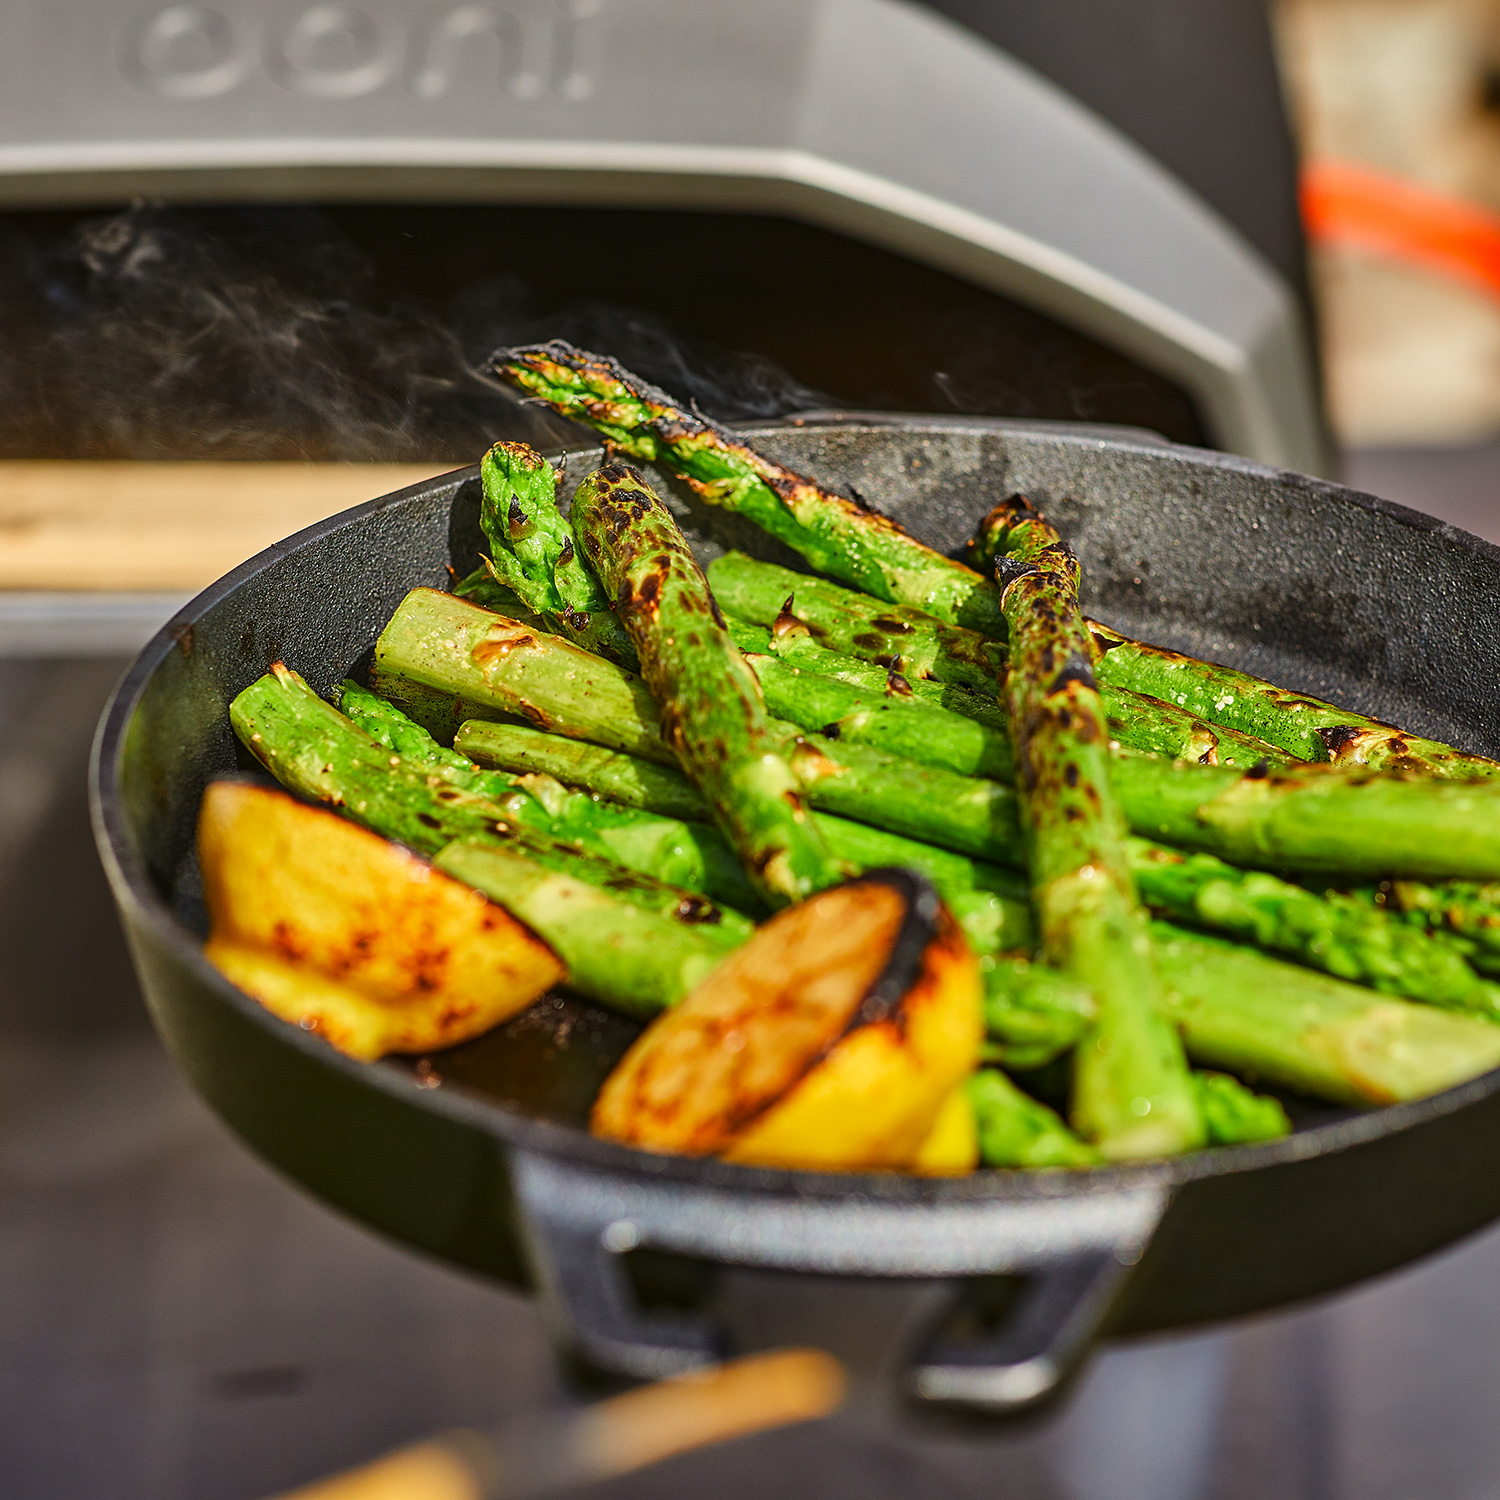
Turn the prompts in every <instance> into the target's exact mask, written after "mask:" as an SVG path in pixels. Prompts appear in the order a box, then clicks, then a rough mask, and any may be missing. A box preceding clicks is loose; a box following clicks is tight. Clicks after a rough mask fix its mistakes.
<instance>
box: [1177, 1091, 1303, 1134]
mask: <svg viewBox="0 0 1500 1500" xmlns="http://www.w3.org/2000/svg"><path fill="white" fill-rule="evenodd" d="M1193 1084H1194V1086H1195V1087H1196V1089H1197V1090H1198V1107H1199V1109H1201V1110H1202V1111H1203V1124H1204V1127H1205V1128H1206V1129H1207V1131H1208V1140H1209V1144H1210V1145H1212V1146H1242V1145H1249V1144H1251V1143H1253V1142H1255V1141H1274V1140H1277V1139H1278V1138H1279V1137H1281V1136H1284V1135H1290V1134H1291V1132H1292V1122H1291V1121H1290V1120H1289V1119H1288V1118H1287V1114H1286V1110H1284V1109H1283V1108H1282V1107H1281V1102H1280V1101H1279V1100H1277V1099H1271V1098H1268V1097H1267V1096H1266V1095H1265V1094H1257V1093H1256V1092H1255V1090H1254V1089H1248V1088H1246V1087H1245V1085H1244V1084H1243V1083H1241V1082H1240V1081H1239V1079H1238V1078H1231V1077H1230V1076H1229V1074H1228V1073H1194V1074H1193Z"/></svg>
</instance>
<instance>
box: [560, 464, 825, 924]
mask: <svg viewBox="0 0 1500 1500" xmlns="http://www.w3.org/2000/svg"><path fill="white" fill-rule="evenodd" d="M573 524H574V527H575V528H576V531H577V535H578V539H579V541H580V543H581V544H582V547H583V550H584V554H585V555H586V557H587V558H588V560H589V563H590V565H591V566H592V567H593V569H594V571H595V572H596V573H597V574H598V576H599V578H600V580H601V582H602V583H603V584H604V587H605V588H606V589H607V590H608V591H609V592H610V594H611V595H612V596H613V597H614V598H615V601H616V608H617V609H618V611H619V614H620V618H621V619H622V620H623V622H624V625H625V629H626V630H627V631H628V632H629V634H630V639H631V641H632V642H633V643H634V645H635V649H636V652H637V654H638V655H639V657H640V663H641V671H642V674H643V675H644V677H645V679H646V682H647V684H648V685H649V686H650V689H651V693H652V696H653V697H654V698H655V699H656V702H657V706H658V710H659V713H660V720H661V727H662V735H663V738H664V739H665V740H666V742H667V744H668V745H670V746H671V749H672V752H673V754H674V755H675V756H676V758H677V761H678V763H679V764H680V765H681V766H682V769H683V770H684V771H686V772H687V775H688V779H689V780H690V781H691V782H692V783H693V784H694V785H695V786H696V787H697V788H698V789H699V791H701V792H703V793H704V795H705V796H706V797H707V799H708V802H709V806H710V807H711V809H712V811H713V814H714V821H715V822H716V823H717V824H718V826H719V829H720V831H721V832H722V833H723V834H724V836H725V838H727V839H728V840H729V842H730V844H731V845H732V846H733V848H734V849H735V852H736V853H738V855H739V856H740V859H741V861H742V862H743V863H744V865H745V868H746V870H747V872H748V873H749V875H750V878H751V880H752V881H754V883H755V885H756V886H757V888H758V889H759V890H760V892H761V894H762V895H763V896H764V897H765V899H766V900H767V901H768V902H769V903H770V904H771V905H772V906H783V905H786V904H787V903H788V902H792V901H800V900H802V899H804V898H805V897H807V896H810V895H812V894H813V893H814V892H816V891H819V890H822V889H824V888H825V887H828V886H831V885H836V884H838V882H839V881H841V880H843V879H844V878H845V877H846V875H847V873H848V871H847V869H846V868H845V867H844V866H843V865H842V864H840V862H839V861H838V860H836V859H835V858H834V856H833V853H832V851H831V850H829V848H828V846H827V845H826V844H825V843H824V842H823V840H822V838H821V836H820V835H819V834H818V832H817V830H816V829H815V828H814V827H813V825H812V822H811V819H810V817H809V815H808V809H807V806H806V803H805V800H804V798H803V794H802V788H801V786H800V785H799V784H798V781H797V777H796V775H795V773H794V772H793V770H792V767H791V765H790V764H789V762H788V760H787V757H786V755H785V754H784V753H783V749H782V746H781V744H780V742H779V737H778V736H777V735H776V734H775V733H774V732H773V731H772V728H771V724H770V721H769V720H768V719H767V717H766V708H765V703H764V700H763V699H762V697H761V693H760V688H759V686H758V684H757V683H756V680H755V674H754V673H753V672H752V671H751V670H750V668H749V667H748V666H747V665H746V663H745V659H744V657H743V656H741V655H740V653H739V650H738V649H737V648H736V646H735V644H734V642H733V641H732V640H730V638H729V633H728V631H726V630H725V629H724V622H723V617H722V616H721V615H720V614H719V608H718V605H716V604H715V603H714V598H713V595H712V594H711V593H710V592H709V587H708V580H707V579H706V578H705V577H704V576H703V570H702V569H701V568H700V567H699V566H698V563H697V560H696V559H695V558H694V557H693V554H692V550H691V549H690V548H689V546H688V544H687V540H686V538H685V537H684V536H683V535H682V531H681V529H680V528H679V527H678V525H677V522H676V521H675V520H674V519H673V517H672V514H671V512H670V511H668V509H667V508H666V506H665V505H663V504H662V502H661V500H660V499H658V497H657V496H656V494H655V493H654V492H653V491H652V489H651V487H650V486H649V485H648V484H647V483H646V481H645V480H644V479H643V478H641V476H640V475H639V474H638V473H637V472H636V471H635V470H634V469H632V468H630V467H628V466H627V465H625V464H609V465H606V466H605V467H604V468H602V469H599V470H597V471H596V472H595V473H593V474H591V475H589V477H588V478H587V479H585V480H584V482H583V483H582V484H581V485H580V486H579V487H578V492H577V494H575V495H574V497H573Z"/></svg>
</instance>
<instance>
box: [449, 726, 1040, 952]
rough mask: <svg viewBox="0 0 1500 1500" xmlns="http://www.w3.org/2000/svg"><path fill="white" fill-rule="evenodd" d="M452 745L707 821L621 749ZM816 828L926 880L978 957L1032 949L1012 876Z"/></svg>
mask: <svg viewBox="0 0 1500 1500" xmlns="http://www.w3.org/2000/svg"><path fill="white" fill-rule="evenodd" d="M455 743H456V746H457V748H458V749H459V750H461V751H462V752H463V753H464V754H465V755H468V756H472V757H473V759H474V760H476V761H478V762H480V763H481V764H482V765H488V766H499V767H502V768H504V769H506V770H510V771H528V772H537V773H542V774H545V775H547V776H550V777H554V778H556V780H558V781H560V782H564V783H566V784H567V785H569V786H575V787H582V788H584V789H586V790H587V791H589V792H592V793H594V794H595V795H596V796H600V797H607V798H611V799H613V800H615V801H617V802H620V803H623V804H625V805H627V806H630V807H637V808H645V809H648V810H650V811H653V812H657V813H660V814H664V815H666V816H670V817H674V818H682V819H684V820H688V821H690V822H693V823H694V824H695V826H698V827H702V826H703V825H702V822H701V820H703V819H705V818H707V816H708V807H707V804H706V803H705V802H704V801H703V798H702V795H701V794H700V793H699V791H698V789H697V788H696V787H694V786H693V784H692V783H691V782H690V781H688V779H687V777H685V776H684V775H683V774H682V772H681V771H678V770H673V769H670V768H668V767H666V766H657V765H653V764H652V763H651V762H649V761H644V760H641V759H639V758H638V757H636V756H632V755H626V754H623V753H621V752H619V751H614V750H605V749H602V748H601V747H599V746H597V745H587V744H584V743H582V742H581V741H578V740H568V739H564V738H562V737H561V736H559V735H551V734H543V733H541V732H540V731H538V730H535V729H529V728H526V727H524V726H522V725H518V724H495V723H487V722H484V721H482V720H476V721H473V722H471V723H468V724H465V725H464V726H463V728H462V729H461V730H460V731H459V734H458V739H457V740H456V742H455ZM813 823H814V825H815V826H816V827H817V829H818V831H819V832H820V833H821V834H822V835H823V838H824V841H825V842H826V843H827V844H828V847H829V848H830V849H831V850H832V851H833V853H834V856H835V857H836V858H837V859H839V860H841V861H843V862H844V863H845V864H847V865H849V866H850V867H851V868H855V869H861V870H873V869H879V868H881V867H882V866H890V865H898V866H903V867H905V868H907V869H913V870H918V871H920V872H921V873H922V874H924V875H926V876H927V878H928V879H929V880H931V881H932V883H933V884H934V885H935V886H936V887H937V889H938V892H939V894H940V895H941V896H942V898H943V900H944V901H945V902H947V904H948V907H949V910H951V911H952V913H953V915H954V917H955V918H956V919H957V920H958V923H959V925H960V926H961V927H962V928H963V929H964V933H965V935H966V936H967V937H968V939H969V944H970V946H971V947H972V948H973V949H974V950H975V952H976V953H980V954H988V953H1000V952H1005V951H1008V950H1012V949H1028V948H1030V947H1031V945H1032V943H1033V941H1034V933H1033V929H1032V921H1031V903H1030V900H1029V898H1028V895H1027V891H1026V885H1025V882H1024V881H1022V880H1021V879H1019V878H1018V877H1017V876H1015V875H1013V874H1012V873H1011V872H1010V871H1008V870H1002V869H999V868H997V867H996V866H995V865H991V864H985V863H983V862H981V861H978V860H972V859H967V858H965V857H964V856H963V855H961V854H954V853H952V852H950V851H949V850H946V849H938V848H934V847H933V846H932V845H930V844H924V843H919V842H917V841H916V840H914V839H909V838H902V837H901V836H900V835H898V834H893V833H888V832H886V831H884V830H882V829H877V828H871V827H868V826H867V825H865V824H862V823H855V822H852V821H850V820H849V819H846V818H836V817H832V816H830V815H828V814H826V813H821V812H815V813H814V814H813ZM707 831H708V830H706V829H705V832H707ZM725 847H726V849H727V845H726V846H725ZM677 883H679V884H684V885H685V884H687V882H686V881H679V882H677Z"/></svg>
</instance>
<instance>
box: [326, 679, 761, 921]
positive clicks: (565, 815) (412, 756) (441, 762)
mask: <svg viewBox="0 0 1500 1500" xmlns="http://www.w3.org/2000/svg"><path fill="white" fill-rule="evenodd" d="M339 708H340V709H341V710H342V711H343V713H344V714H346V715H347V716H348V717H349V718H350V719H351V720H352V721H353V722H354V723H355V724H357V725H358V726H359V727H360V728H361V729H363V730H364V731H365V732H366V733H367V734H368V735H370V736H371V738H373V739H375V740H376V741H378V742H379V743H380V744H382V745H384V746H386V747H387V748H388V749H391V750H394V751H395V752H396V753H397V754H398V755H400V756H401V757H402V759H403V760H404V761H405V762H406V763H407V765H409V766H412V767H414V768H417V769H420V770H423V771H436V772H437V773H438V774H439V775H441V776H442V777H443V778H444V779H445V780H447V781H450V782H453V783H455V784H457V785H459V786H462V787H465V788H466V789H468V790H470V791H473V792H475V793H477V794H478V795H480V796H486V797H489V798H491V799H492V800H494V801H496V802H498V803H501V804H502V805H504V806H506V807H507V808H508V809H509V810H511V812H512V815H513V816H516V817H517V818H518V819H520V820H521V821H525V822H527V823H529V824H530V825H531V826H533V827H535V828H537V829H538V830H539V831H542V832H545V833H548V834H550V835H551V836H552V837H554V838H556V839H558V840H560V841H561V842H563V843H565V844H568V845H570V846H571V847H573V848H575V849H579V850H581V851H583V852H584V853H587V854H592V855H594V856H595V857H596V858H599V859H604V860H608V861H610V862H611V863H613V864H619V865H623V866H624V867H625V868H626V869H628V870H636V871H639V872H642V873H645V874H648V875H651V876H653V877H655V878H656V879H658V880H662V881H665V882H666V883H667V884H668V885H673V886H678V887H680V888H681V889H683V890H687V891H694V892H698V893H700V894H702V895H705V896H708V897H710V898H711V899H712V900H714V901H716V902H719V903H721V904H724V905H727V906H729V907H731V908H734V909H736V910H738V911H742V912H752V913H754V912H759V911H760V910H761V909H762V907H761V902H760V898H759V897H758V896H757V895H756V893H755V889H754V887H753V886H751V884H750V882H749V881H748V880H747V879H746V878H745V872H744V869H743V868H742V867H741V865H740V862H739V860H737V859H736V858H735V857H734V852H733V850H731V849H730V848H729V846H728V845H727V844H726V843H725V842H724V840H723V839H722V838H721V837H720V835H719V832H718V830H717V829H715V828H712V827H710V826H709V825H708V824H707V823H705V822H703V821H701V820H700V821H690V820H684V819H679V818H676V817H673V816H671V815H670V814H669V815H667V816H660V815H658V814H657V813H655V812H650V811H643V810H641V809H640V808H638V807H622V806H620V805H619V804H617V803H614V802H601V801H600V800H599V799H598V798H595V797H589V796H582V795H579V794H578V793H575V792H569V791H567V790H566V789H565V788H564V787H563V786H562V785H561V784H560V783H559V782H558V781H556V780H554V779H553V778H552V777H550V776H548V775H546V774H545V773H543V774H540V775H537V774H525V773H527V772H531V771H532V769H533V768H531V767H523V768H518V769H521V770H522V771H523V774H522V775H520V776H508V775H496V774H494V773H493V772H485V771H481V770H480V769H479V767H478V766H476V765H475V764H474V762H473V761H471V760H469V759H467V758H466V757H465V756H464V755H461V754H459V753H457V752H455V751H453V750H447V749H445V748H444V747H443V746H442V745H440V744H438V742H437V741H436V740H435V739H433V737H432V736H431V735H430V734H429V733H428V732H427V731H426V730H425V729H424V728H422V727H421V726H420V725H419V724H417V723H415V722H414V721H413V720H412V719H410V718H408V717H407V715H405V714H404V713H402V712H401V710H400V709H398V708H397V707H396V706H395V705H394V704H392V703H388V702H387V701H386V700H385V699H384V698H381V697H379V696H378V695H376V694H375V693H372V692H370V691H369V690H368V689H366V688H362V687H360V686H359V684H358V683H354V682H345V683H343V684H342V685H341V687H340V689H339ZM506 769H511V768H506Z"/></svg>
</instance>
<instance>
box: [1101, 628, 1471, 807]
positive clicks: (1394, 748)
mask: <svg viewBox="0 0 1500 1500" xmlns="http://www.w3.org/2000/svg"><path fill="white" fill-rule="evenodd" d="M1093 634H1094V641H1095V644H1096V646H1097V647H1098V650H1099V653H1100V656H1099V664H1098V668H1097V670H1098V673H1099V680H1100V681H1101V682H1109V683H1112V684H1116V685H1119V686H1129V687H1131V688H1134V689H1135V690H1136V691H1137V692H1140V693H1151V694H1153V695H1154V696H1156V697H1158V698H1163V699H1165V700H1167V701H1168V702H1170V703H1175V704H1177V705H1178V706H1179V707H1181V708H1185V709H1187V710H1188V711H1189V712H1191V713H1195V714H1202V715H1203V717H1204V718H1211V719H1213V720H1214V721H1215V722H1217V723H1221V724H1226V725H1230V726H1232V727H1234V728H1235V729H1238V730H1241V731H1243V732H1244V733H1247V734H1253V735H1258V736H1259V737H1260V738H1261V739H1264V740H1269V741H1270V742H1271V743H1272V744H1273V745H1276V746H1278V747H1279V748H1280V749H1282V750H1284V751H1285V752H1286V753H1287V754H1288V755H1294V756H1296V757H1298V758H1299V759H1301V760H1309V761H1329V762H1331V763H1332V764H1334V765H1336V766H1364V767H1367V768H1368V769H1370V770H1372V771H1397V772H1410V773H1413V774H1416V775H1422V776H1442V777H1447V778H1451V779H1453V780H1456V781H1485V780H1491V779H1493V778H1495V777H1500V762H1497V761H1493V760H1488V759H1486V758H1485V757H1484V756H1482V755H1470V754H1467V753H1466V752H1464V751H1462V750H1456V749H1454V747H1453V746H1452V745H1445V744H1443V743H1441V742H1440V741H1438V740H1428V739H1423V738H1422V737H1421V736H1419V735H1415V734H1409V733H1407V732H1406V731H1405V730H1403V729H1397V728H1396V727H1395V726H1394V725H1391V724H1382V723H1381V722H1380V720H1378V719H1371V718H1367V717H1366V716H1365V715H1363V714H1357V713H1352V712H1351V711H1350V710H1349V709H1346V708H1339V707H1337V706H1336V705H1334V704H1332V703H1324V702H1323V701H1322V700H1321V699H1318V698H1310V697H1306V696H1304V695H1302V694H1300V693H1289V692H1287V690H1286V689H1285V688H1279V687H1276V686H1275V685H1274V684H1272V683H1269V682H1266V681H1264V680H1263V679H1261V678H1259V677H1252V676H1251V675H1250V674H1249V673H1248V672H1239V671H1236V670H1235V669H1234V668H1233V667H1221V666H1217V665H1215V664H1214V663H1212V662H1202V661H1197V660H1195V659H1194V658H1193V657H1190V656H1183V655H1181V654H1179V653H1178V652H1176V651H1168V650H1166V649H1164V648H1163V647H1160V646H1147V645H1144V644H1143V643H1142V642H1140V641H1132V640H1129V639H1128V638H1127V637H1125V636H1122V635H1120V634H1118V633H1117V632H1116V631H1113V630H1110V629H1109V628H1108V627H1107V626H1104V625H1095V626H1094V627H1093Z"/></svg>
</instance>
